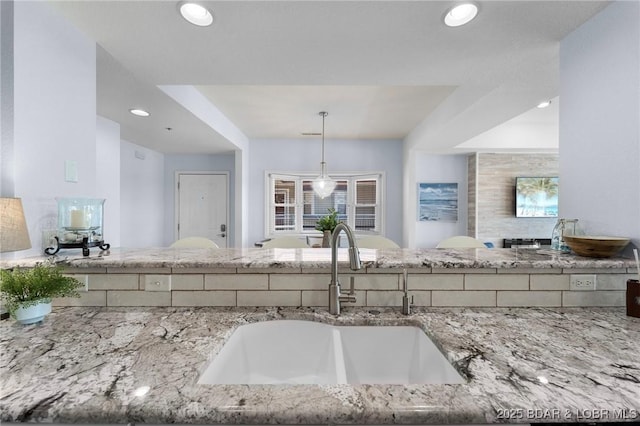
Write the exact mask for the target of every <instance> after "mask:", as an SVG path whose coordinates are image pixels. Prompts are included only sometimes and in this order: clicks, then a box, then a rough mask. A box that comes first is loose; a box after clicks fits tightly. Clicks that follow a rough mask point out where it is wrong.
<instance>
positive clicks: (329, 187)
mask: <svg viewBox="0 0 640 426" xmlns="http://www.w3.org/2000/svg"><path fill="white" fill-rule="evenodd" d="M323 168H324V167H323ZM337 183H338V182H336V181H335V180H333V179H331V178H330V177H329V176H327V173H326V172H325V171H324V170H323V171H322V174H321V175H320V176H318V177H317V178H315V179H314V180H313V191H314V192H315V193H316V194H317V195H318V197H320V198H325V197H328V196H329V195H331V193H332V192H333V190H334V189H335V188H336V185H337Z"/></svg>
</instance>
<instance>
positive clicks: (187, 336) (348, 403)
mask: <svg viewBox="0 0 640 426" xmlns="http://www.w3.org/2000/svg"><path fill="white" fill-rule="evenodd" d="M271 319H274V320H275V319H303V320H311V321H322V322H327V323H333V324H342V325H356V324H359V325H364V324H370V325H399V324H403V325H416V326H419V327H421V328H422V329H424V330H425V331H426V332H427V334H428V335H430V336H431V337H432V338H433V339H434V341H435V342H436V343H437V345H438V346H439V347H440V348H441V350H442V351H443V352H444V353H445V354H446V355H447V357H448V358H449V360H450V361H451V362H452V363H453V365H454V366H455V367H456V368H457V369H458V371H459V372H460V373H461V374H462V375H463V376H464V377H465V378H466V383H464V384H460V385H406V386H401V385H199V384H197V383H196V382H197V378H198V375H199V372H200V371H201V370H202V368H203V367H204V366H205V364H206V363H207V361H208V360H210V359H211V357H212V356H213V355H214V354H215V353H217V352H218V351H219V350H220V349H221V347H222V346H223V344H224V342H225V341H226V340H227V339H228V338H229V336H230V335H231V333H232V332H233V330H235V329H236V328H237V327H238V326H240V325H242V324H246V323H251V322H255V321H263V320H271ZM638 354H640V319H639V318H632V317H627V316H626V315H625V312H624V309H621V308H575V309H567V308H564V309H562V308H553V309H552V308H545V309H543V308H491V309H481V308H466V309H465V308H439V309H438V308H416V312H415V313H414V314H412V315H410V316H403V315H401V314H400V313H399V311H398V310H397V309H394V308H380V309H376V310H373V309H366V308H347V309H345V310H344V312H343V315H341V316H340V317H334V316H332V315H330V314H329V313H328V312H326V310H323V309H313V308H275V307H274V308H55V309H54V312H53V313H52V314H51V315H50V316H49V317H47V318H46V320H45V321H44V323H42V324H40V325H33V326H26V327H23V326H20V325H18V324H17V323H15V322H14V321H13V320H9V321H2V322H1V323H0V420H2V421H4V422H34V421H36V422H55V423H63V422H64V423H120V424H124V423H155V424H166V423H197V424H215V423H218V424H220V423H224V424H259V423H265V424H276V423H284V424H416V423H425V424H429V423H431V424H435V423H438V424H455V423H457V424H460V423H532V422H565V423H574V422H593V421H607V422H611V421H638V420H640V357H639V355H638ZM145 386H146V387H148V392H147V393H146V394H142V392H140V389H144V387H145Z"/></svg>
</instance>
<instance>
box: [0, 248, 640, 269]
mask: <svg viewBox="0 0 640 426" xmlns="http://www.w3.org/2000/svg"><path fill="white" fill-rule="evenodd" d="M359 250H360V257H361V259H362V261H363V263H364V266H365V269H363V271H364V270H369V269H388V268H412V269H416V270H419V269H428V268H432V269H486V268H495V269H513V268H519V269H525V268H526V269H542V270H545V269H546V270H548V269H552V268H556V269H626V268H634V269H635V263H634V261H633V259H632V258H623V257H612V258H603V259H599V258H592V257H582V256H577V255H574V254H566V253H560V252H555V251H552V250H548V249H546V250H545V249H531V248H520V249H518V248H510V249H501V248H498V249H483V248H481V249H382V250H375V249H363V248H361V249H359ZM45 260H50V261H53V262H56V263H58V264H61V265H63V266H66V267H69V268H74V269H75V268H78V269H95V268H104V269H107V268H109V269H136V268H138V269H139V268H170V269H171V270H173V271H174V272H180V271H182V270H186V269H194V268H200V269H203V268H210V269H215V268H219V269H224V268H236V269H245V270H251V269H267V268H272V269H273V268H275V269H329V268H330V267H331V249H328V248H308V249H300V248H297V249H277V248H276V249H262V248H244V249H197V248H196V249H185V248H179V249H176V248H166V247H158V248H140V249H131V248H129V249H127V248H115V249H111V250H109V251H107V252H100V251H98V250H95V249H94V250H92V251H91V255H90V256H88V257H83V256H82V253H80V252H79V251H78V250H63V251H60V253H59V254H57V255H56V256H44V255H43V256H35V257H29V258H24V259H16V260H3V261H1V262H0V267H4V268H7V267H14V266H24V267H29V266H33V265H34V264H36V263H38V262H43V261H45ZM338 261H339V262H341V263H342V264H345V265H347V264H348V253H347V249H346V248H340V249H338ZM341 266H342V265H341Z"/></svg>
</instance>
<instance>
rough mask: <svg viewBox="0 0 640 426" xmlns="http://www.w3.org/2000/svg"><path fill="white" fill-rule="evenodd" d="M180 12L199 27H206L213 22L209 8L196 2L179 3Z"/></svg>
mask: <svg viewBox="0 0 640 426" xmlns="http://www.w3.org/2000/svg"><path fill="white" fill-rule="evenodd" d="M179 7H180V14H181V15H182V17H183V18H184V19H186V20H187V21H189V22H191V23H192V24H193V25H197V26H199V27H206V26H209V25H211V24H212V23H213V15H212V14H211V12H209V9H207V8H206V7H204V6H202V5H201V4H198V3H194V2H190V1H188V2H181V3H179Z"/></svg>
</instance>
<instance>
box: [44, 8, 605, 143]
mask: <svg viewBox="0 0 640 426" xmlns="http://www.w3.org/2000/svg"><path fill="white" fill-rule="evenodd" d="M50 3H51V4H53V5H54V7H55V8H56V9H57V10H59V11H60V12H61V13H62V14H64V15H65V16H66V17H67V18H68V19H70V20H71V21H72V22H73V23H74V25H76V26H77V27H78V28H79V29H80V30H81V31H83V32H85V33H86V34H87V35H89V36H90V37H91V38H93V39H94V40H96V42H97V43H98V44H99V46H100V48H99V49H98V61H97V65H98V113H99V114H100V115H103V116H105V117H107V118H110V119H112V120H115V121H117V122H119V123H120V124H121V132H122V137H123V138H124V139H127V140H130V141H131V142H134V143H137V144H140V145H144V146H148V147H150V148H153V149H157V150H159V151H162V152H184V153H193V152H211V153H213V152H224V151H229V150H231V149H233V147H234V146H233V144H231V143H230V142H229V141H227V140H226V139H225V138H224V137H223V136H222V135H221V134H220V133H218V132H217V131H216V129H215V128H212V127H211V123H207V124H205V123H203V122H202V121H200V120H199V119H198V118H196V117H195V115H193V114H192V113H190V112H188V111H187V110H186V109H185V108H183V107H182V106H181V105H180V104H179V103H177V102H176V101H174V100H173V99H172V98H170V97H169V96H167V95H166V94H165V93H164V92H162V91H161V90H159V89H158V86H159V85H190V86H195V87H196V88H197V89H198V90H200V91H201V92H202V94H203V95H204V96H205V97H206V98H207V99H208V100H209V101H210V102H211V103H212V104H214V105H215V107H216V108H217V109H218V110H220V111H221V112H222V113H223V114H224V115H225V116H226V117H227V118H228V119H229V120H230V121H231V122H233V123H234V124H235V125H236V126H237V127H238V128H239V129H240V130H241V131H242V132H243V133H244V134H245V135H247V136H248V137H249V138H298V137H300V134H301V133H302V132H319V131H320V130H321V124H322V119H321V118H320V116H319V115H318V112H319V111H323V110H325V111H328V112H329V116H328V117H327V122H326V123H327V124H326V134H327V137H336V138H376V139H377V138H398V139H406V141H407V143H409V144H410V146H412V147H414V148H418V149H425V150H433V151H442V150H447V149H452V148H453V147H455V146H457V145H459V144H461V143H463V142H466V141H468V140H470V139H471V138H473V137H475V136H477V135H479V134H482V133H484V132H486V131H488V130H490V129H491V128H493V127H495V126H496V125H498V124H500V123H502V122H505V121H507V120H510V119H512V118H514V117H516V116H518V115H520V114H522V113H524V112H526V111H528V110H530V109H531V108H533V107H534V106H535V105H536V104H537V103H538V102H539V101H540V100H544V99H550V98H553V97H555V96H557V95H558V50H559V41H560V40H561V39H562V38H563V37H565V36H566V35H567V34H568V33H569V32H571V31H572V30H573V29H575V28H576V27H577V26H579V25H580V24H582V23H583V22H584V21H586V20H587V19H588V18H590V17H591V16H593V15H594V14H595V13H597V12H598V11H600V10H601V9H602V8H603V7H605V6H606V4H607V2H598V1H573V0H571V1H480V2H478V3H479V7H480V12H479V15H478V17H477V18H476V19H475V20H474V21H472V22H471V23H470V24H468V25H466V26H463V27H458V28H448V27H446V26H444V24H443V23H442V17H443V15H444V14H445V13H446V11H447V9H448V8H449V7H450V6H451V5H452V4H454V2H452V1H394V0H392V1H268V0H267V1H243V0H236V1H214V2H203V3H206V5H207V6H208V7H209V8H210V10H212V11H213V14H214V24H213V25H212V26H211V27H206V28H200V27H195V26H193V25H191V24H188V23H187V22H186V21H184V20H183V19H182V18H181V17H180V16H179V14H178V13H177V2H176V1H50ZM132 107H144V108H146V109H148V110H150V112H151V113H152V116H151V117H149V118H147V119H140V118H137V117H133V116H131V115H130V114H128V112H127V111H128V109H129V108H132ZM166 127H171V128H172V130H170V131H169V130H166ZM213 127H215V125H214V126H213Z"/></svg>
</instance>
